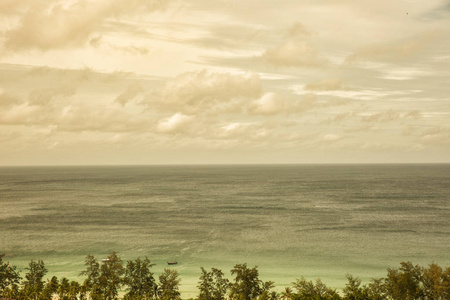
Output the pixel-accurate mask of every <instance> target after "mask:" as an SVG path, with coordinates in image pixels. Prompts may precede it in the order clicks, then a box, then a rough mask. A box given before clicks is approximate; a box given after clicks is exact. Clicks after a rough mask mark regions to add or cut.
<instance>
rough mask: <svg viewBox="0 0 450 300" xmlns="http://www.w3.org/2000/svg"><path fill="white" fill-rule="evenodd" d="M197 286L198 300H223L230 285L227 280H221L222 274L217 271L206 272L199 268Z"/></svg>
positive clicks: (214, 269)
mask: <svg viewBox="0 0 450 300" xmlns="http://www.w3.org/2000/svg"><path fill="white" fill-rule="evenodd" d="M201 271H202V275H201V276H200V281H199V285H198V286H197V287H198V289H199V295H198V299H199V300H223V299H225V296H226V293H227V290H228V287H229V285H230V283H229V281H228V279H226V278H223V275H224V274H223V272H222V271H221V270H219V269H216V268H212V269H211V271H210V272H207V271H206V270H205V269H204V268H201Z"/></svg>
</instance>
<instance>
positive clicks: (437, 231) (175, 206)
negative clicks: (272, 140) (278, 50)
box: [0, 164, 450, 297]
mask: <svg viewBox="0 0 450 300" xmlns="http://www.w3.org/2000/svg"><path fill="white" fill-rule="evenodd" d="M449 182H450V165H448V164H447V165H289V166H288V165H259V166H242V165H241V166H143V167H14V168H0V205H1V213H0V232H1V233H0V253H5V254H6V255H7V256H6V257H5V258H4V259H5V260H9V261H10V262H11V263H12V264H15V265H17V266H18V267H19V268H20V269H22V270H23V269H24V268H25V267H26V266H27V264H28V262H29V261H30V260H31V259H42V260H44V262H45V264H46V266H47V267H48V269H49V274H48V275H49V276H53V275H56V276H58V277H62V276H66V277H68V278H70V279H75V280H79V281H82V280H83V278H82V277H78V273H79V272H80V271H82V270H83V269H84V265H83V263H84V257H85V256H86V255H87V254H93V255H94V256H96V257H97V258H98V259H101V258H104V257H106V256H107V254H108V253H110V252H111V251H113V250H114V251H116V252H117V253H118V254H119V255H120V256H121V257H122V259H123V260H124V261H126V260H131V259H135V258H137V257H141V258H143V257H144V256H147V257H149V259H150V260H151V261H152V262H154V263H156V266H155V267H153V271H154V272H155V275H156V276H158V275H159V274H160V273H161V272H162V270H163V269H164V268H167V267H168V266H167V263H166V262H167V261H173V260H176V261H178V262H179V263H178V265H176V266H171V267H172V268H175V269H177V270H178V271H179V273H180V276H181V279H182V282H181V291H182V296H183V297H191V296H195V294H196V292H197V290H196V285H197V281H198V278H199V276H200V267H205V268H211V267H216V268H219V269H222V270H223V271H224V273H225V274H227V275H228V277H229V278H231V276H230V274H229V270H230V269H231V268H232V267H233V266H234V265H235V264H238V263H244V262H246V263H247V264H248V265H249V266H250V267H253V266H255V265H257V266H258V269H259V270H260V277H261V278H262V279H263V280H272V281H275V284H276V285H277V286H278V287H279V288H280V289H281V287H284V286H288V285H290V283H291V282H292V281H294V280H295V279H296V278H299V277H301V276H303V277H305V278H307V279H315V278H319V277H320V278H321V279H322V281H324V282H325V283H326V284H327V285H329V286H331V287H334V288H342V287H344V286H345V283H346V279H345V274H347V273H350V274H353V275H355V276H359V277H360V278H361V279H363V280H364V281H368V280H369V279H370V278H373V277H382V276H385V275H386V269H387V268H388V267H398V266H399V263H400V262H401V261H412V262H413V263H415V264H421V265H424V266H425V265H427V264H428V263H430V262H432V261H434V262H436V263H438V264H440V265H445V266H448V265H450V254H449V253H450V251H449V248H450V184H449ZM23 274H24V272H22V275H23Z"/></svg>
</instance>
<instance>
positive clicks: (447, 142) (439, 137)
mask: <svg viewBox="0 0 450 300" xmlns="http://www.w3.org/2000/svg"><path fill="white" fill-rule="evenodd" d="M420 141H421V142H422V144H425V145H430V146H438V147H446V148H448V147H450V129H448V128H443V127H441V126H435V127H432V128H430V129H427V130H425V131H424V132H422V135H421V137H420Z"/></svg>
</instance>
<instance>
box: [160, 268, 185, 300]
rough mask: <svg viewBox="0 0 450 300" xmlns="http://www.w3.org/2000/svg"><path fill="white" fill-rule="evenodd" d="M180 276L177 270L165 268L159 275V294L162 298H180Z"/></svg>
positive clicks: (164, 299)
mask: <svg viewBox="0 0 450 300" xmlns="http://www.w3.org/2000/svg"><path fill="white" fill-rule="evenodd" d="M179 284H180V278H179V275H178V272H177V271H176V270H171V269H164V272H163V273H162V274H161V275H160V276H159V288H158V296H159V298H160V299H162V300H176V299H181V298H180V292H179Z"/></svg>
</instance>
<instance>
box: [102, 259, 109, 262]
mask: <svg viewBox="0 0 450 300" xmlns="http://www.w3.org/2000/svg"><path fill="white" fill-rule="evenodd" d="M107 261H110V259H109V258H104V259H102V262H107Z"/></svg>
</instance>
